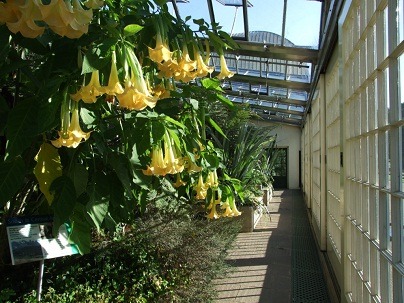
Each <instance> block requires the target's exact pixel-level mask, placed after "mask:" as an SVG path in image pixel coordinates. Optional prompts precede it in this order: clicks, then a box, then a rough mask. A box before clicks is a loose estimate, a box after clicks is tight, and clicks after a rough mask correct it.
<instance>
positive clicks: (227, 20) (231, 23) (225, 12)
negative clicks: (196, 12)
mask: <svg viewBox="0 0 404 303" xmlns="http://www.w3.org/2000/svg"><path fill="white" fill-rule="evenodd" d="M199 1H200V0H199ZM248 2H250V1H248ZM231 3H234V4H233V5H231ZM212 4H213V11H214V14H215V21H216V22H218V23H219V25H220V26H222V27H223V28H222V30H223V31H225V32H227V33H229V34H230V35H231V36H232V35H234V34H237V36H239V37H245V34H244V16H243V7H242V6H240V5H239V4H242V1H241V0H239V1H235V0H233V1H230V0H212ZM237 4H238V5H237Z"/></svg>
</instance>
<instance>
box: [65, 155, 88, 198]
mask: <svg viewBox="0 0 404 303" xmlns="http://www.w3.org/2000/svg"><path fill="white" fill-rule="evenodd" d="M68 176H69V177H70V179H72V180H73V184H74V188H75V189H76V194H77V196H80V195H81V194H82V193H84V192H85V191H86V188H87V182H88V171H87V169H86V168H85V167H84V166H83V165H81V164H78V163H76V164H74V165H73V167H72V168H71V170H70V171H69V173H68Z"/></svg>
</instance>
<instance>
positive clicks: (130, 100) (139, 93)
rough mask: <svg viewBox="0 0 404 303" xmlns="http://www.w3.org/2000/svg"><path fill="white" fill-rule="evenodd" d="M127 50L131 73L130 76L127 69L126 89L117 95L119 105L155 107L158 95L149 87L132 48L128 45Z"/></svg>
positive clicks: (139, 108)
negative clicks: (151, 91)
mask: <svg viewBox="0 0 404 303" xmlns="http://www.w3.org/2000/svg"><path fill="white" fill-rule="evenodd" d="M125 51H126V60H127V63H128V64H129V66H130V68H131V73H130V77H129V71H128V70H126V71H125V72H126V77H125V89H124V92H123V93H122V94H120V95H117V98H118V101H119V105H120V106H121V107H123V108H127V109H131V110H139V111H140V110H143V109H145V108H146V107H147V106H148V107H150V108H153V107H155V106H156V103H157V97H155V96H153V95H152V94H151V93H150V91H149V89H148V88H147V83H146V81H145V79H144V77H143V72H142V66H141V65H140V63H139V61H138V60H137V57H136V55H135V53H134V52H133V50H132V49H131V48H129V47H126V48H125Z"/></svg>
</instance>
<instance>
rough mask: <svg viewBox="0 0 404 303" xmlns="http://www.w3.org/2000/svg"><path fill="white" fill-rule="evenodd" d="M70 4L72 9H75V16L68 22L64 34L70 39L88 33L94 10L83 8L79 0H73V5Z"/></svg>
mask: <svg viewBox="0 0 404 303" xmlns="http://www.w3.org/2000/svg"><path fill="white" fill-rule="evenodd" d="M67 3H69V2H67ZM68 5H69V9H70V11H73V16H74V18H73V20H72V22H71V23H69V24H68V26H67V30H66V32H65V34H64V35H65V36H66V37H68V38H70V39H77V38H80V37H81V36H82V35H83V34H87V32H88V25H89V24H90V22H91V20H92V19H93V11H92V10H91V9H88V10H85V9H83V7H82V6H81V4H80V3H79V1H78V0H73V7H72V6H71V5H70V4H68ZM61 36H63V35H61Z"/></svg>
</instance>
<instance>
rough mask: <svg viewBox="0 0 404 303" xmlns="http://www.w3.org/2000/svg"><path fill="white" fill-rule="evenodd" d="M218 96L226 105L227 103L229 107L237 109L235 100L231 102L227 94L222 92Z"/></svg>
mask: <svg viewBox="0 0 404 303" xmlns="http://www.w3.org/2000/svg"><path fill="white" fill-rule="evenodd" d="M217 98H218V100H219V101H220V102H222V103H223V104H224V105H226V106H227V107H229V108H230V109H235V108H236V106H235V105H234V103H233V102H231V101H230V100H229V99H227V98H226V97H225V96H223V95H221V94H217Z"/></svg>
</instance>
